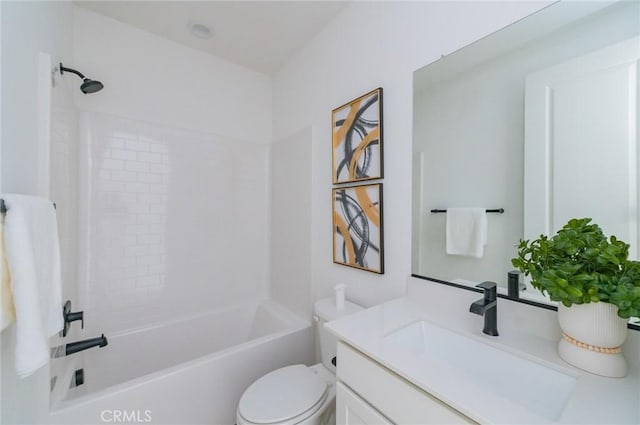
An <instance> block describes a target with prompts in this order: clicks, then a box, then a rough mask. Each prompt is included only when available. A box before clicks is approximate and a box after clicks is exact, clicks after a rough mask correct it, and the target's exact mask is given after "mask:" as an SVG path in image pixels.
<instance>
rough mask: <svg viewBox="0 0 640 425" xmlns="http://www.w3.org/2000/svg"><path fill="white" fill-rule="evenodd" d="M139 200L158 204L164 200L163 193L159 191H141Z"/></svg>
mask: <svg viewBox="0 0 640 425" xmlns="http://www.w3.org/2000/svg"><path fill="white" fill-rule="evenodd" d="M138 200H139V201H140V202H143V203H148V204H157V203H160V202H162V195H160V194H157V193H140V194H138Z"/></svg>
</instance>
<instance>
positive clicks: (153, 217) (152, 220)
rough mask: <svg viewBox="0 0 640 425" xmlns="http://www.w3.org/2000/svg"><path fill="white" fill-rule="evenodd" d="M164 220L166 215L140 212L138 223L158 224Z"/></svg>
mask: <svg viewBox="0 0 640 425" xmlns="http://www.w3.org/2000/svg"><path fill="white" fill-rule="evenodd" d="M163 221H164V217H163V216H162V215H160V214H139V215H138V223H144V224H157V223H162V222H163Z"/></svg>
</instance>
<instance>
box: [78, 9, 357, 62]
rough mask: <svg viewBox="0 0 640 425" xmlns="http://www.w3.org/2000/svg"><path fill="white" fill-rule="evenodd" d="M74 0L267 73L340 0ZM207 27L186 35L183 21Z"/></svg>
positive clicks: (334, 11)
mask: <svg viewBox="0 0 640 425" xmlns="http://www.w3.org/2000/svg"><path fill="white" fill-rule="evenodd" d="M75 4H77V5H78V6H81V7H84V8H87V9H89V10H92V11H94V12H97V13H99V14H101V15H105V16H108V17H111V18H113V19H116V20H118V21H120V22H124V23H126V24H129V25H132V26H134V27H137V28H140V29H142V30H145V31H148V32H151V33H154V34H157V35H159V36H162V37H164V38H167V39H169V40H173V41H175V42H176V43H179V44H182V45H185V46H188V47H191V48H194V49H197V50H201V51H203V52H207V53H210V54H212V55H215V56H218V57H221V58H224V59H227V60H228V61H231V62H234V63H237V64H240V65H244V66H246V67H248V68H251V69H254V70H256V71H258V72H262V73H264V74H268V75H273V74H274V73H275V72H277V71H278V70H279V69H280V68H281V67H282V66H283V65H284V64H285V63H286V61H287V60H288V59H289V58H291V57H292V56H293V55H295V53H296V52H298V51H299V50H300V49H301V48H302V46H304V45H305V44H306V43H307V42H308V41H309V40H311V39H312V38H313V37H314V36H315V35H316V34H317V33H318V32H320V30H321V29H322V28H323V27H324V26H325V25H326V24H327V23H328V22H329V21H330V20H331V19H332V18H333V17H334V16H336V15H337V14H338V13H339V12H340V10H342V9H343V8H344V7H345V5H346V4H347V2H346V1H267V0H264V1H239V0H235V1H217V0H216V1H213V0H210V1H116V0H104V1H86V0H76V1H75ZM190 21H195V22H198V23H202V24H205V25H207V26H208V27H209V28H211V30H212V32H213V36H212V37H211V38H209V39H201V38H197V37H195V36H194V35H192V34H191V33H190V32H189V30H188V23H189V22H190Z"/></svg>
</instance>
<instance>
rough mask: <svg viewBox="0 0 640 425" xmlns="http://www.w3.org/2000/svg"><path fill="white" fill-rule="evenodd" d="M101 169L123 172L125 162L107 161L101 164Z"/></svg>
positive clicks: (117, 160)
mask: <svg viewBox="0 0 640 425" xmlns="http://www.w3.org/2000/svg"><path fill="white" fill-rule="evenodd" d="M100 168H103V169H107V170H122V169H123V168H124V161H122V160H120V159H105V160H103V161H102V163H101V164H100Z"/></svg>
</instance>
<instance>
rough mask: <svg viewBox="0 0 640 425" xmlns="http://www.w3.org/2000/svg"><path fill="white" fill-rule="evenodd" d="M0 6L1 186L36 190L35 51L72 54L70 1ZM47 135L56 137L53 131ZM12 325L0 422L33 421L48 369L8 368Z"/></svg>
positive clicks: (57, 97)
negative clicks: (24, 371)
mask: <svg viewBox="0 0 640 425" xmlns="http://www.w3.org/2000/svg"><path fill="white" fill-rule="evenodd" d="M0 7H1V10H2V13H1V14H2V167H1V173H2V179H1V180H2V187H1V190H2V191H3V192H18V193H26V194H31V195H36V194H38V193H39V191H40V190H41V187H39V184H40V183H41V177H42V176H41V175H40V173H41V171H42V170H39V168H38V164H39V162H38V161H39V160H40V158H41V155H42V153H43V151H46V150H48V147H44V146H39V144H38V126H37V113H38V109H37V108H38V92H37V89H38V86H37V81H38V80H37V79H38V56H39V53H40V52H43V53H47V54H49V55H50V56H51V58H52V61H53V63H56V62H57V61H58V60H67V59H71V58H72V54H73V52H72V50H73V48H72V6H71V3H70V2H11V1H3V2H1V3H0ZM60 90H63V91H66V90H68V88H67V87H66V86H65V85H64V84H61V85H60V86H59V87H58V88H57V89H55V90H54V92H53V94H52V97H51V101H52V108H53V109H52V120H53V121H52V124H53V125H54V126H55V123H56V122H58V115H57V112H56V111H59V110H61V109H62V108H65V107H66V106H68V102H67V100H68V98H67V96H66V94H64V93H60V92H59V91H60ZM52 139H53V140H54V141H55V140H56V139H55V137H53V138H52ZM46 177H48V176H46ZM52 195H54V194H52ZM63 255H64V252H63ZM63 261H64V259H63ZM66 290H67V288H66V287H65V291H66ZM14 331H15V326H12V327H10V328H9V329H7V330H6V331H4V332H3V333H2V378H1V379H2V387H1V396H0V400H1V413H0V422H2V423H3V424H11V423H37V422H39V421H40V420H41V419H42V418H44V417H45V415H46V413H47V411H48V408H49V406H48V402H49V397H48V392H49V370H48V368H42V369H40V370H39V371H38V372H36V373H35V374H34V375H32V376H30V377H28V378H26V379H18V377H17V375H16V374H15V371H14V356H13V350H14V348H15V335H14Z"/></svg>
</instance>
